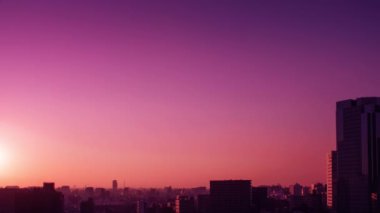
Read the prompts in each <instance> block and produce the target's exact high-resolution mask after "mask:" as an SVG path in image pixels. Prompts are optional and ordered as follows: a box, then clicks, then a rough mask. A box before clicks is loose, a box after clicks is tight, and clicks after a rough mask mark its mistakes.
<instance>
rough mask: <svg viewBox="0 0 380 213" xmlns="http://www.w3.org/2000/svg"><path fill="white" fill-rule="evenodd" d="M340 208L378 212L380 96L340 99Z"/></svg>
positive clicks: (341, 210)
mask: <svg viewBox="0 0 380 213" xmlns="http://www.w3.org/2000/svg"><path fill="white" fill-rule="evenodd" d="M336 133H337V143H336V145H337V181H338V182H337V210H338V212H344V213H356V212H360V213H367V212H378V210H379V209H378V203H379V200H380V199H378V198H377V197H379V198H380V196H379V192H380V185H379V181H380V176H379V174H380V98H379V97H366V98H358V99H356V100H344V101H339V102H337V109H336Z"/></svg>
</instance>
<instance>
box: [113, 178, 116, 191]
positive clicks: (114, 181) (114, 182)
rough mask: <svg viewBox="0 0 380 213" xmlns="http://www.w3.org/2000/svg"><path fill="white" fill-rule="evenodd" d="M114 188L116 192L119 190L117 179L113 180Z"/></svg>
mask: <svg viewBox="0 0 380 213" xmlns="http://www.w3.org/2000/svg"><path fill="white" fill-rule="evenodd" d="M112 190H113V191H114V192H116V191H117V180H113V181H112Z"/></svg>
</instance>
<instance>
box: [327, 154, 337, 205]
mask: <svg viewBox="0 0 380 213" xmlns="http://www.w3.org/2000/svg"><path fill="white" fill-rule="evenodd" d="M336 173H337V162H336V151H331V152H330V153H329V154H328V155H327V207H329V208H330V209H335V208H336V187H337V185H336V183H337V182H336V176H337V174H336Z"/></svg>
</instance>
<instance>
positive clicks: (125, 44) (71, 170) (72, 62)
mask: <svg viewBox="0 0 380 213" xmlns="http://www.w3.org/2000/svg"><path fill="white" fill-rule="evenodd" d="M379 9H380V5H379V3H377V2H361V3H360V4H359V3H357V2H328V1H318V2H317V1H315V2H310V1H308V2H306V1H291V3H289V1H286V2H285V1H284V2H275V3H274V2H273V1H266V2H258V1H257V2H248V1H191V2H190V1H188V2H183V1H166V0H165V1H149V2H140V1H139V2H137V1H133V2H132V1H128V2H127V1H100V0H95V1H74V0H65V1H41V0H36V1H11V0H2V1H0V185H1V186H6V185H19V186H30V185H41V183H42V182H43V181H54V182H55V183H56V185H70V186H78V187H79V186H80V187H83V186H86V185H93V186H101V187H110V181H111V180H113V179H117V180H119V185H121V186H123V185H124V184H125V185H126V186H130V187H163V186H169V185H172V186H175V187H193V186H208V183H209V180H213V179H249V180H252V183H253V184H254V185H260V184H277V183H279V184H283V185H289V184H294V183H296V182H299V183H301V184H311V183H316V182H325V178H326V154H327V153H328V152H329V151H330V150H333V149H335V143H336V136H335V110H336V106H335V104H336V102H337V101H338V100H345V99H350V98H356V97H362V96H379V93H378V92H379V91H380V72H379V70H380V60H379V50H380V30H379V20H380V13H379Z"/></svg>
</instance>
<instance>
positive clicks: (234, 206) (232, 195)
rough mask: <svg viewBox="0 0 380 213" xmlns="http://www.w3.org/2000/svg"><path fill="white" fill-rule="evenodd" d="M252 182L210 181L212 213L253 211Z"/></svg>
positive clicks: (244, 212) (245, 212)
mask: <svg viewBox="0 0 380 213" xmlns="http://www.w3.org/2000/svg"><path fill="white" fill-rule="evenodd" d="M251 196H252V193H251V181H250V180H223V181H210V204H211V212H212V213H247V212H249V211H250V210H251Z"/></svg>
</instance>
